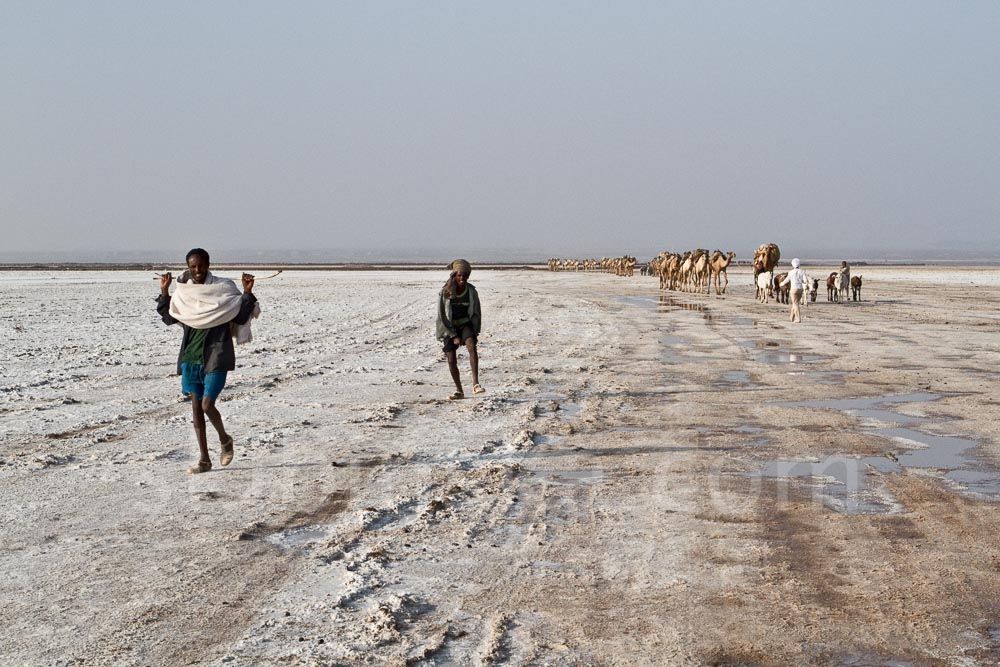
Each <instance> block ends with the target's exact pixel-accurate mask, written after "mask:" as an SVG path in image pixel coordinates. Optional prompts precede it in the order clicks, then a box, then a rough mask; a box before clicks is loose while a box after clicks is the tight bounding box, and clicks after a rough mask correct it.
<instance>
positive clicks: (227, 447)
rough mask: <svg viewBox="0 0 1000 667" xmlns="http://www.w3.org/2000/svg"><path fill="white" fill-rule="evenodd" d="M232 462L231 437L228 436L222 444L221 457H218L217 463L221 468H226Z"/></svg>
mask: <svg viewBox="0 0 1000 667" xmlns="http://www.w3.org/2000/svg"><path fill="white" fill-rule="evenodd" d="M232 461H233V436H229V438H228V439H226V441H225V442H223V443H222V456H220V457H219V463H220V464H222V465H223V466H227V465H229V464H230V463H232Z"/></svg>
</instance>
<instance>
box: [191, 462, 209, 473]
mask: <svg viewBox="0 0 1000 667" xmlns="http://www.w3.org/2000/svg"><path fill="white" fill-rule="evenodd" d="M211 469H212V462H211V461H198V462H197V463H195V464H194V465H193V466H191V467H190V468H188V474H189V475H197V474H200V473H203V472H208V471H209V470H211Z"/></svg>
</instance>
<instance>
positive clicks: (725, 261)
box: [649, 248, 736, 295]
mask: <svg viewBox="0 0 1000 667" xmlns="http://www.w3.org/2000/svg"><path fill="white" fill-rule="evenodd" d="M734 259H736V253H735V252H728V253H724V252H722V251H721V250H716V251H715V252H713V253H711V254H710V253H709V252H708V250H705V249H704V248H698V249H696V250H689V251H687V252H685V253H683V254H679V253H676V252H661V253H660V254H659V255H657V256H656V257H654V258H653V259H651V260H649V275H653V276H659V278H660V289H661V290H663V289H668V290H671V291H678V290H679V291H682V292H698V293H701V292H704V293H705V294H711V293H712V285H715V293H716V294H719V295H721V294H725V293H726V287H728V286H729V275H728V274H727V273H726V269H727V268H728V267H729V264H730V263H731V262H732V261H733V260H734Z"/></svg>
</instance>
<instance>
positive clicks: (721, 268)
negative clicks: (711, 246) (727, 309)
mask: <svg viewBox="0 0 1000 667" xmlns="http://www.w3.org/2000/svg"><path fill="white" fill-rule="evenodd" d="M734 259H736V253H735V252H732V251H730V252H729V253H728V254H723V253H722V251H721V250H716V251H715V252H714V253H713V254H712V259H711V263H710V266H711V269H712V279H713V280H714V282H715V294H716V295H721V294H725V293H726V288H727V287H729V275H728V274H727V273H726V269H727V268H728V267H729V264H730V263H731V262H732V261H733V260H734ZM722 278H725V279H726V284H725V285H723V286H722V291H721V292H720V291H719V281H720V280H721V279H722Z"/></svg>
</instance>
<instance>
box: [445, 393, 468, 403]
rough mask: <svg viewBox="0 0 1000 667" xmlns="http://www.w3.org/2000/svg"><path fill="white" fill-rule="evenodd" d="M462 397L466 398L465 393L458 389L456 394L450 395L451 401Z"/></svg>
mask: <svg viewBox="0 0 1000 667" xmlns="http://www.w3.org/2000/svg"><path fill="white" fill-rule="evenodd" d="M461 398H465V393H464V392H461V391H456V392H455V393H454V394H452V395H451V396H449V397H448V400H449V401H457V400H459V399H461Z"/></svg>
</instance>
